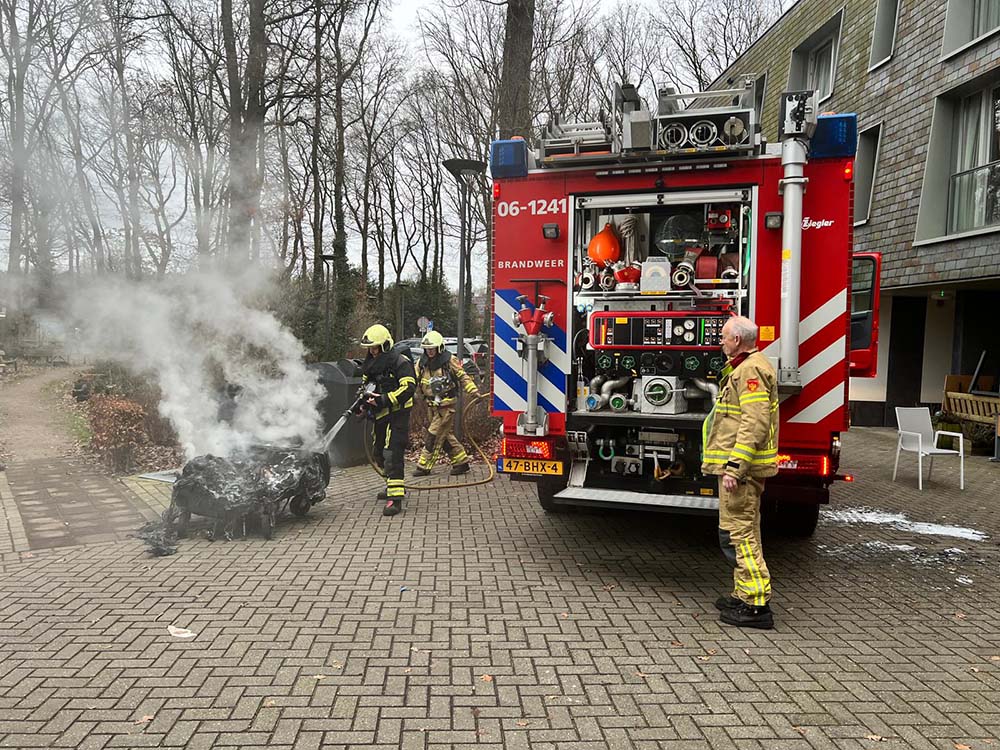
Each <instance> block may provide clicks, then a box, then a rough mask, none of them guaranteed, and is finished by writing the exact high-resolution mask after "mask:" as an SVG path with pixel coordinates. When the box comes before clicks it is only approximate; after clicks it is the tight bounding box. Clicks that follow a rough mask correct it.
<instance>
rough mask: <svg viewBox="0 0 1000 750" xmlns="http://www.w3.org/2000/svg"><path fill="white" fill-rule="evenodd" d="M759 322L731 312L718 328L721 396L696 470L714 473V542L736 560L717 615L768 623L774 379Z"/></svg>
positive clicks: (759, 624)
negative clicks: (766, 523)
mask: <svg viewBox="0 0 1000 750" xmlns="http://www.w3.org/2000/svg"><path fill="white" fill-rule="evenodd" d="M756 342H757V326H756V325H755V324H754V323H753V321H751V320H749V319H748V318H744V317H734V318H730V319H729V320H728V321H727V322H726V325H725V326H724V327H723V329H722V351H723V353H724V354H725V355H726V356H727V357H728V358H729V362H728V363H727V365H726V367H725V368H724V369H723V379H722V383H721V387H720V390H719V398H718V400H717V401H716V403H715V406H714V407H713V409H712V411H711V413H710V414H709V415H708V418H707V419H706V420H705V425H704V427H703V434H702V437H703V440H704V457H703V463H702V467H701V470H702V471H703V472H704V473H705V474H716V475H718V476H719V543H720V544H721V546H722V551H723V553H724V554H725V556H726V558H727V559H728V560H729V562H730V563H731V564H732V565H733V566H734V572H733V591H732V593H731V594H729V595H726V596H721V597H719V599H718V601H716V603H715V606H716V607H718V609H719V619H720V620H722V622H724V623H728V624H730V625H737V626H739V627H750V628H764V629H770V628H773V627H774V616H773V615H772V614H771V607H770V606H769V604H768V602H769V601H770V599H771V578H770V575H769V573H768V571H767V564H766V563H765V562H764V553H763V550H762V549H761V542H760V496H761V492H762V491H763V489H764V479H765V478H766V477H773V476H774V475H775V474H777V473H778V451H777V446H778V385H777V377H776V375H775V372H774V367H772V366H771V363H770V361H768V359H767V357H765V356H764V355H763V354H761V353H760V352H759V351H757V348H756Z"/></svg>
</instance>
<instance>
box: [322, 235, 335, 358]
mask: <svg viewBox="0 0 1000 750" xmlns="http://www.w3.org/2000/svg"><path fill="white" fill-rule="evenodd" d="M335 257H336V256H334V255H331V254H328V253H323V254H322V255H320V258H322V260H323V280H324V284H323V287H324V292H325V295H324V296H325V297H326V315H325V318H324V320H325V323H324V328H325V329H326V339H325V341H326V343H325V344H324V346H323V359H324V360H328V359H329V358H330V263H331V262H332V261H333V259H334V258H335Z"/></svg>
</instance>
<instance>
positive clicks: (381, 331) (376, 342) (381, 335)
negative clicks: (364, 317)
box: [361, 323, 392, 352]
mask: <svg viewBox="0 0 1000 750" xmlns="http://www.w3.org/2000/svg"><path fill="white" fill-rule="evenodd" d="M361 346H380V347H382V351H384V352H387V351H389V350H390V349H392V334H391V333H389V329H388V328H386V327H385V326H384V325H382V324H380V323H376V324H375V325H373V326H369V327H368V329H367V330H366V331H365V332H364V334H362V336H361Z"/></svg>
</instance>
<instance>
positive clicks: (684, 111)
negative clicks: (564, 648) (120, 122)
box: [491, 78, 880, 535]
mask: <svg viewBox="0 0 1000 750" xmlns="http://www.w3.org/2000/svg"><path fill="white" fill-rule="evenodd" d="M755 99H756V97H755V91H754V82H753V80H752V79H750V78H748V79H746V80H745V81H744V85H743V87H742V88H734V89H728V90H725V91H712V92H707V93H699V94H677V93H675V92H673V91H672V90H670V89H665V90H661V91H660V92H659V101H658V107H657V111H656V113H655V114H651V113H650V112H649V111H648V110H646V109H645V108H644V106H643V104H642V102H641V101H640V98H639V96H638V95H637V92H636V91H635V89H634V88H633V87H631V86H627V85H626V86H621V87H616V90H615V111H614V112H613V113H612V114H611V115H610V116H608V117H606V118H602V119H601V120H598V121H595V122H579V123H560V122H559V121H558V120H552V121H550V122H549V124H548V125H547V126H546V128H545V129H544V131H543V134H542V137H541V139H540V141H539V142H538V144H537V148H534V149H529V147H528V144H526V143H525V142H524V141H522V140H510V141H497V142H495V143H493V144H492V147H491V173H492V176H493V179H494V183H493V198H494V200H493V232H494V244H493V247H494V253H493V264H494V265H493V268H492V269H491V274H492V291H493V313H494V316H493V348H494V351H493V373H492V386H493V414H494V416H496V417H500V418H502V420H503V433H504V440H503V443H502V446H503V447H502V455H500V456H498V458H497V468H498V470H499V471H501V472H503V473H506V474H507V475H508V476H509V477H510V478H511V479H514V480H526V481H532V482H535V483H536V484H537V491H538V498H539V501H540V503H541V505H542V507H543V508H544V509H545V510H547V511H557V510H559V509H561V508H562V507H564V506H567V505H588V506H603V507H621V508H633V509H635V508H641V509H659V510H666V511H673V512H688V513H712V512H715V511H716V510H717V509H718V490H717V480H716V478H714V477H709V476H704V475H702V473H701V471H700V466H701V450H702V445H701V444H702V436H701V427H702V423H703V421H704V419H705V417H706V415H707V413H708V412H709V411H710V410H711V408H712V404H713V401H714V399H715V398H716V397H717V395H718V390H719V386H718V382H719V378H720V372H721V370H722V368H723V366H724V364H725V358H724V357H723V355H722V353H721V351H720V334H721V329H722V325H723V324H724V322H725V320H726V318H727V317H729V316H731V315H734V314H743V315H747V316H749V317H750V318H751V319H753V320H754V321H755V322H756V323H757V324H758V325H759V328H760V335H759V342H758V346H759V348H760V349H761V351H762V352H763V353H764V354H765V355H766V356H768V357H769V358H770V359H771V361H772V362H773V363H774V365H775V368H776V370H777V372H778V380H779V389H780V394H781V399H782V400H781V406H780V414H781V428H780V435H779V441H780V443H779V473H778V476H776V477H775V478H773V479H771V480H768V482H767V486H766V493H765V496H764V499H763V501H762V502H763V504H764V508H765V511H766V512H770V513H773V514H774V515H775V517H776V518H778V519H780V521H781V523H782V525H783V526H784V527H785V528H786V529H787V530H788V531H790V532H792V533H798V534H802V535H808V534H811V533H812V531H813V530H814V529H815V526H816V521H817V518H818V514H819V506H820V504H823V503H827V502H829V488H830V485H831V484H832V483H833V482H834V481H836V480H838V479H850V477H848V476H845V475H841V474H840V473H839V469H840V434H841V433H842V432H843V431H845V430H846V429H847V428H848V422H849V413H848V393H847V391H848V379H849V376H851V375H854V376H861V377H865V376H867V377H871V376H874V373H875V362H876V346H877V339H878V330H877V322H878V278H879V263H880V260H879V258H878V256H877V255H865V256H859V255H852V252H851V244H852V226H853V210H852V209H853V206H852V201H853V157H854V154H855V149H856V141H857V124H856V118H855V116H854V115H821V114H819V113H818V112H817V111H816V110H817V107H816V95H815V92H812V91H800V92H787V93H785V94H783V95H782V97H781V107H780V109H781V113H780V118H779V121H780V137H779V143H777V144H768V143H766V142H765V141H764V139H763V138H762V137H761V130H760V126H759V123H758V115H757V112H756V110H755V107H754V102H755ZM684 102H689V103H688V105H687V106H683V105H684ZM716 105H717V106H716ZM852 282H853V289H852Z"/></svg>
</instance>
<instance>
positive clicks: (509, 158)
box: [490, 138, 528, 179]
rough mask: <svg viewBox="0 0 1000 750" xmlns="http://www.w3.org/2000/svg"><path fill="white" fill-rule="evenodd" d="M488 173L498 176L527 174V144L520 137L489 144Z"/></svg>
mask: <svg viewBox="0 0 1000 750" xmlns="http://www.w3.org/2000/svg"><path fill="white" fill-rule="evenodd" d="M490 174H491V175H492V176H493V179H497V178H499V177H526V176H527V175H528V144H527V143H525V142H524V141H523V140H521V139H520V138H517V139H514V140H510V141H493V143H491V144H490Z"/></svg>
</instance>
